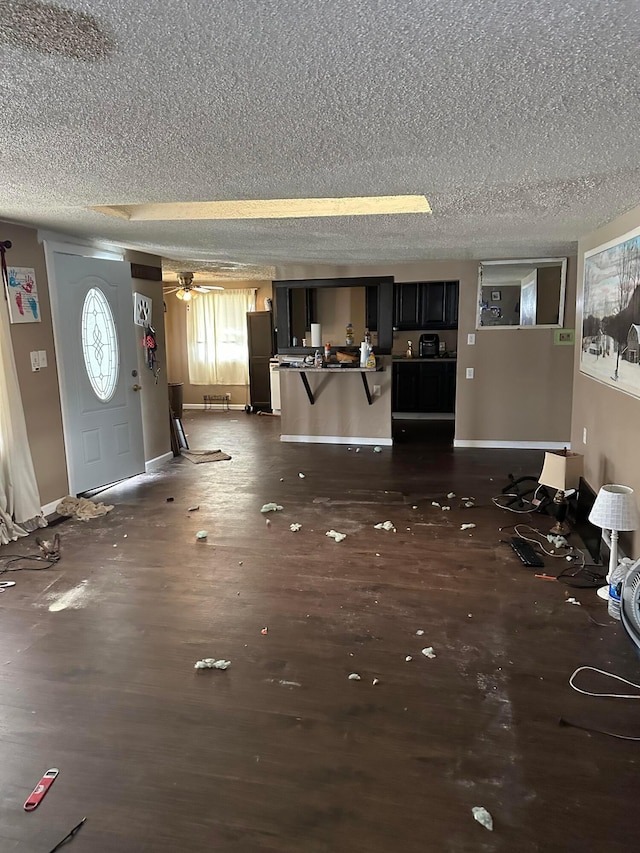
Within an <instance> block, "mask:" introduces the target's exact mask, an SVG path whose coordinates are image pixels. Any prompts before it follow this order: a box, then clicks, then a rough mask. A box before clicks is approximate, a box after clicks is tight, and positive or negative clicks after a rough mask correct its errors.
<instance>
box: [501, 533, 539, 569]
mask: <svg viewBox="0 0 640 853" xmlns="http://www.w3.org/2000/svg"><path fill="white" fill-rule="evenodd" d="M509 544H510V545H511V547H512V548H513V550H514V551H515V552H516V554H517V555H518V557H520V559H521V560H522V562H523V563H524V565H525V566H531V567H532V568H536V569H537V568H542V567H543V566H544V562H543V560H542V558H541V557H540V555H539V554H538V553H537V552H536V551H535V550H534V549H533V546H532V545H531V543H530V542H527V540H526V539H521V538H520V537H519V536H512V537H511V541H510V542H509Z"/></svg>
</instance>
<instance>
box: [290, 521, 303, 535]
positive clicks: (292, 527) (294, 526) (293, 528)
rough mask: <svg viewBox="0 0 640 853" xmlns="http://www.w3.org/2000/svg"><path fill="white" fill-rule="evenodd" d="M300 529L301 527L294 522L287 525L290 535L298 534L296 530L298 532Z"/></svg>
mask: <svg viewBox="0 0 640 853" xmlns="http://www.w3.org/2000/svg"><path fill="white" fill-rule="evenodd" d="M301 527H302V525H301V524H298V523H297V522H294V523H293V524H290V525H289V530H290V531H291V532H292V533H297V532H298V530H300V529H301Z"/></svg>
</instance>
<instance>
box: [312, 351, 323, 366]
mask: <svg viewBox="0 0 640 853" xmlns="http://www.w3.org/2000/svg"><path fill="white" fill-rule="evenodd" d="M313 366H314V367H322V353H321V352H320V350H319V349H317V350H316V354H315V355H314V357H313Z"/></svg>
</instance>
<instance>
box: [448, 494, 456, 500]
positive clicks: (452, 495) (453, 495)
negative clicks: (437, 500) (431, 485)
mask: <svg viewBox="0 0 640 853" xmlns="http://www.w3.org/2000/svg"><path fill="white" fill-rule="evenodd" d="M455 496H456V493H455V492H449V494H448V495H447V497H448V498H449V500H451V498H455Z"/></svg>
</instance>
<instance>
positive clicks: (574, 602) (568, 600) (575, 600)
mask: <svg viewBox="0 0 640 853" xmlns="http://www.w3.org/2000/svg"><path fill="white" fill-rule="evenodd" d="M567 604H575V605H577V606H578V607H582V605H581V604H580V602H579V601H578V599H577V598H573V597H571V598H567Z"/></svg>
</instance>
